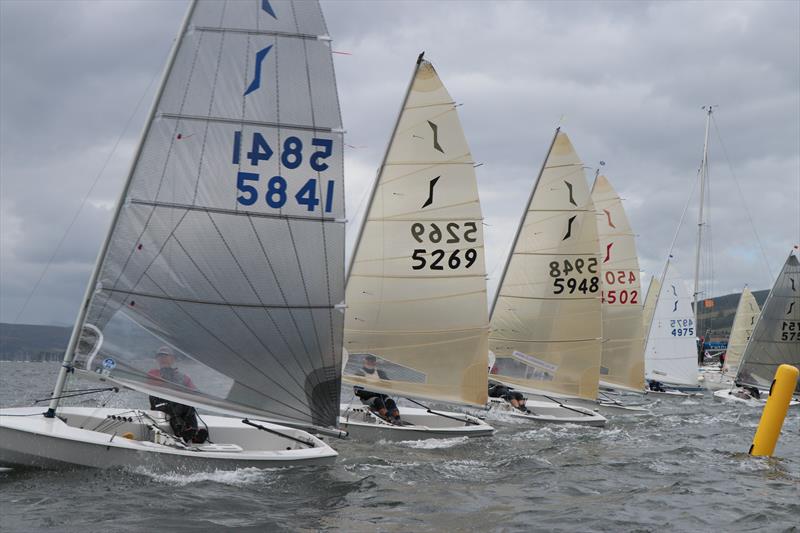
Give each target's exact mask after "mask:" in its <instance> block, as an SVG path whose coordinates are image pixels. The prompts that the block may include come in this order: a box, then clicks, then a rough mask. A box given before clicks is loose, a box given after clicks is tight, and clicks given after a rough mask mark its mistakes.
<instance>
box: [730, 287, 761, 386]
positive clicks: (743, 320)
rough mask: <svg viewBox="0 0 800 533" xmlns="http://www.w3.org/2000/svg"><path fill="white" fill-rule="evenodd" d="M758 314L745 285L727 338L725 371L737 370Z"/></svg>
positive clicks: (753, 300)
mask: <svg viewBox="0 0 800 533" xmlns="http://www.w3.org/2000/svg"><path fill="white" fill-rule="evenodd" d="M760 314H761V310H760V309H759V308H758V302H756V298H755V296H753V293H752V292H750V289H748V288H747V287H745V288H744V290H743V291H742V295H741V296H740V297H739V305H738V306H737V307H736V315H735V316H734V317H733V327H731V334H730V337H729V338H728V348H727V351H726V352H725V365H724V371H725V373H728V374H736V372H737V371H738V370H739V363H740V362H741V360H742V354H743V353H744V348H745V346H747V341H749V340H750V337H751V336H752V335H753V329H754V328H755V325H756V321H758V315H760Z"/></svg>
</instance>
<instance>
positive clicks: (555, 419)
mask: <svg viewBox="0 0 800 533" xmlns="http://www.w3.org/2000/svg"><path fill="white" fill-rule="evenodd" d="M525 405H526V407H527V408H528V410H529V411H530V413H524V412H522V411H520V410H519V409H516V408H514V407H513V406H512V405H511V404H509V403H508V402H507V401H505V400H502V399H500V398H489V409H490V410H491V411H494V412H496V413H502V414H504V415H507V416H511V417H512V418H515V419H517V418H518V419H523V420H529V421H531V422H541V423H545V424H578V425H582V426H592V427H603V426H605V425H606V422H608V420H607V419H606V417H604V416H603V415H601V414H600V413H598V412H596V411H593V410H591V409H587V408H585V407H581V406H578V405H571V406H569V407H565V406H562V405H559V404H558V403H556V402H552V401H538V400H532V399H530V398H528V400H527V402H526V404H525Z"/></svg>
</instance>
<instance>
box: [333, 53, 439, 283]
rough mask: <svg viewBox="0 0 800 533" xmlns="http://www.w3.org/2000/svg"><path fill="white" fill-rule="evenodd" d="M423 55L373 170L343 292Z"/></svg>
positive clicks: (348, 280) (413, 73) (415, 67)
mask: <svg viewBox="0 0 800 533" xmlns="http://www.w3.org/2000/svg"><path fill="white" fill-rule="evenodd" d="M424 55H425V52H422V53H420V55H419V57H418V58H417V62H416V63H415V64H414V70H413V71H412V72H411V78H410V79H409V80H408V85H407V86H406V92H405V95H404V96H403V101H402V102H401V103H400V109H398V110H397V118H395V121H394V127H393V128H392V133H391V135H390V136H389V140H388V141H387V142H386V149H385V150H384V151H383V159H382V160H381V164H380V166H379V167H378V170H377V171H376V172H375V179H374V180H372V188H371V190H370V193H369V198H368V199H367V204H366V207H365V209H364V216H363V218H362V220H361V225H360V226H359V228H358V235H357V236H356V241H355V244H354V245H353V253H352V254H351V255H350V262H349V264H348V265H347V272H345V278H344V279H345V294H346V292H347V284H348V283H349V282H350V272H352V271H353V263H354V262H355V260H356V256H357V255H358V248H359V247H360V246H361V237H363V236H364V228H365V226H366V225H367V220H368V217H369V208H370V206H371V205H372V202H374V201H375V194H376V193H377V191H378V183H379V182H380V179H381V174H382V173H383V169H384V168H385V167H386V160H387V159H388V157H389V150H391V148H392V141H393V140H394V138H395V136H396V135H397V127H398V126H399V125H400V119H401V118H402V116H403V110H404V109H405V107H406V103H407V102H408V96H409V95H410V94H411V87H413V85H414V79H415V78H416V77H417V71H418V70H419V66H420V63H422V57H423V56H424Z"/></svg>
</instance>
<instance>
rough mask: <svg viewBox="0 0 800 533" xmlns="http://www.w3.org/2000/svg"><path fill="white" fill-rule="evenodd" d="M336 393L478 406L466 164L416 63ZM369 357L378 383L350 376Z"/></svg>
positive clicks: (478, 324) (367, 241) (480, 275)
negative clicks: (351, 389)
mask: <svg viewBox="0 0 800 533" xmlns="http://www.w3.org/2000/svg"><path fill="white" fill-rule="evenodd" d="M346 300H347V311H346V313H345V334H344V339H345V340H344V342H345V348H346V349H347V351H348V361H347V364H346V365H345V368H344V379H345V381H346V382H347V383H350V384H353V385H360V386H364V387H366V388H368V389H369V390H371V391H378V392H385V393H388V394H395V395H402V396H411V397H416V398H425V399H431V400H439V401H444V402H449V403H462V404H471V405H481V406H483V405H485V403H486V400H487V369H486V353H487V350H488V347H487V336H488V322H489V320H488V313H487V302H486V266H485V262H484V246H483V228H482V215H481V208H480V203H479V201H478V187H477V182H476V179H475V171H474V169H473V160H472V155H471V154H470V150H469V146H468V145H467V141H466V139H465V137H464V132H463V131H462V128H461V123H460V121H459V119H458V114H457V112H456V104H455V102H453V99H452V98H451V96H450V94H449V93H448V92H447V89H446V88H445V87H444V85H443V84H442V82H441V80H440V79H439V76H438V74H437V73H436V71H435V70H434V68H433V65H431V63H429V62H428V61H425V60H420V61H418V63H417V67H416V69H415V72H414V75H413V78H412V81H411V85H410V88H409V90H408V93H407V96H406V100H405V102H404V103H403V107H402V110H401V113H400V116H399V118H398V122H397V124H396V127H395V131H394V134H393V135H392V138H391V141H390V144H389V148H388V150H387V154H386V156H385V160H384V163H383V165H382V166H381V168H380V171H379V174H378V177H377V179H376V183H375V185H374V189H373V193H372V200H371V202H370V205H369V209H368V211H367V215H366V218H365V221H364V224H363V226H362V229H361V234H360V238H359V240H358V242H357V244H356V250H355V253H354V256H353V260H352V266H351V269H350V273H349V277H348V282H347V289H346ZM369 355H372V356H375V359H376V361H377V368H378V372H377V374H378V379H375V377H376V376H375V374H367V373H366V372H364V371H363V370H362V366H363V363H364V360H365V358H366V357H368V356H369Z"/></svg>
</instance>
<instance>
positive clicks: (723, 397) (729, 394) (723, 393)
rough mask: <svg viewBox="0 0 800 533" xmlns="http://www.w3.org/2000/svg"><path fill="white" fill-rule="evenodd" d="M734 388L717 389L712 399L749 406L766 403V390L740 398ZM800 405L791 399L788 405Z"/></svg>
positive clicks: (758, 405) (760, 405) (759, 405)
mask: <svg viewBox="0 0 800 533" xmlns="http://www.w3.org/2000/svg"><path fill="white" fill-rule="evenodd" d="M734 392H735V390H734V389H726V390H718V391H715V392H714V400H716V401H718V402H730V403H738V404H740V405H749V406H750V407H764V405H766V403H767V396H768V393H767V392H762V397H761V398H760V399H757V398H740V397H739V396H736V395H735V394H734ZM798 405H800V401H798V400H792V401H790V402H789V407H796V406H798Z"/></svg>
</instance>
